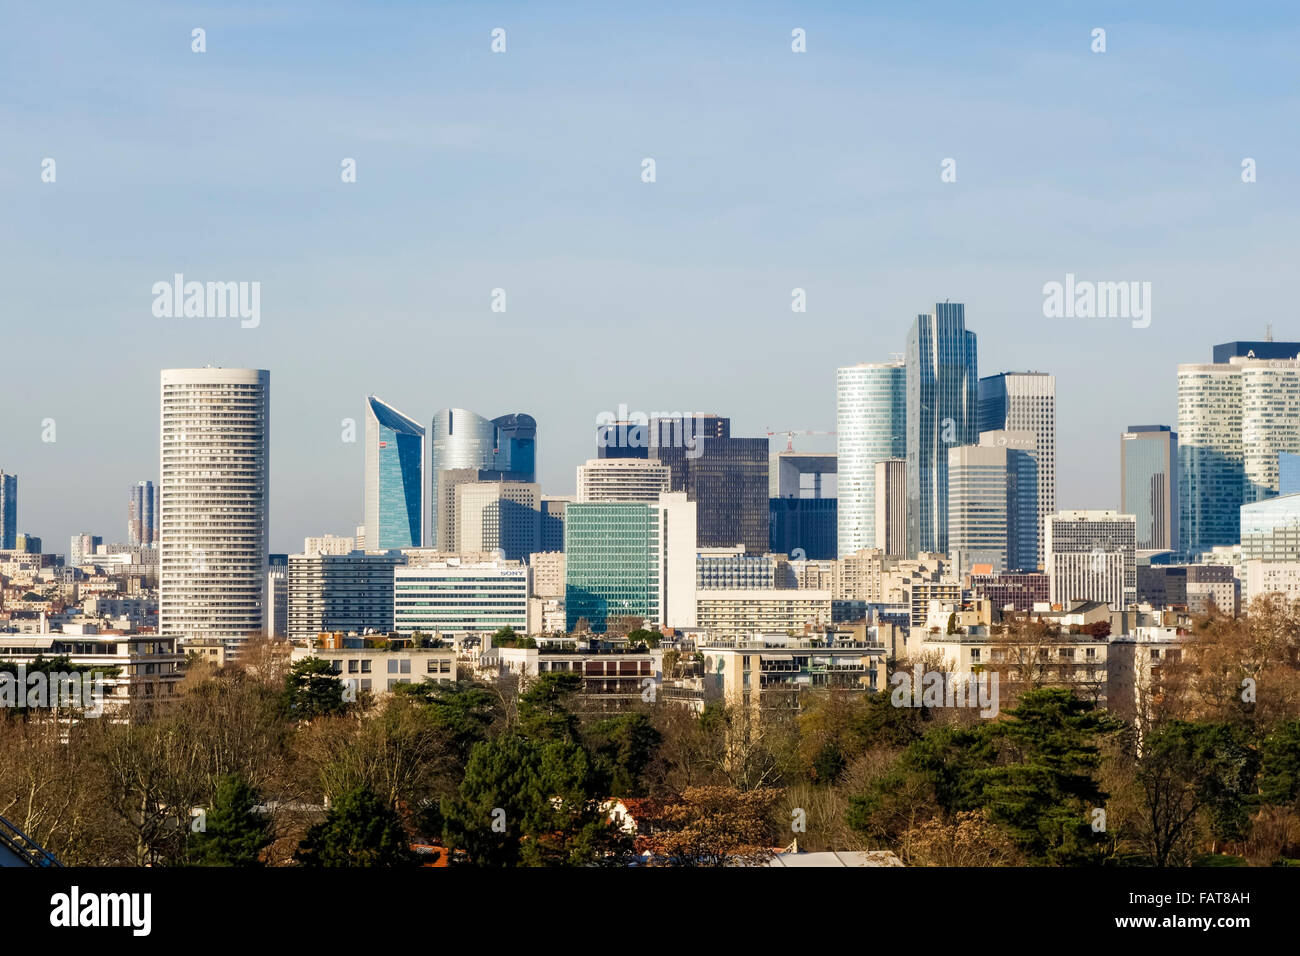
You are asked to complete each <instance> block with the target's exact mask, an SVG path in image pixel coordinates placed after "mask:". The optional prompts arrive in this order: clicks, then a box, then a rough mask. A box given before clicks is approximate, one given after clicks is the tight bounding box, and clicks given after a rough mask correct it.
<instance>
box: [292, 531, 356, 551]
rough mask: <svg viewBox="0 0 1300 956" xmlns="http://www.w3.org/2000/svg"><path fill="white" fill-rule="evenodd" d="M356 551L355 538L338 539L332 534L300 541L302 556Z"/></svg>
mask: <svg viewBox="0 0 1300 956" xmlns="http://www.w3.org/2000/svg"><path fill="white" fill-rule="evenodd" d="M356 549H357V539H356V538H339V537H335V536H334V535H332V534H327V535H323V536H321V537H317V538H303V539H302V553H303V554H350V553H351V552H353V551H355V550H356Z"/></svg>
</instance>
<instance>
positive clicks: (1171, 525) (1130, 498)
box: [1119, 425, 1179, 551]
mask: <svg viewBox="0 0 1300 956" xmlns="http://www.w3.org/2000/svg"><path fill="white" fill-rule="evenodd" d="M1119 470H1120V505H1119V509H1120V511H1121V512H1122V513H1124V514H1131V515H1133V516H1134V517H1135V518H1136V519H1137V547H1138V550H1139V551H1177V550H1178V518H1179V506H1178V433H1177V432H1175V431H1174V430H1173V429H1171V428H1170V427H1169V426H1168V425H1130V426H1129V427H1128V431H1126V432H1124V434H1123V435H1121V436H1120V443H1119Z"/></svg>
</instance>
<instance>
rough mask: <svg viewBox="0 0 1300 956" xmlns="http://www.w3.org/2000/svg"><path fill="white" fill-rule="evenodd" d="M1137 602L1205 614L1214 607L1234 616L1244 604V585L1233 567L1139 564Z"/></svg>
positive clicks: (1218, 565)
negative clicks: (1242, 603)
mask: <svg viewBox="0 0 1300 956" xmlns="http://www.w3.org/2000/svg"><path fill="white" fill-rule="evenodd" d="M1137 582H1138V591H1137V600H1138V601H1139V602H1140V603H1143V604H1150V605H1151V606H1152V607H1155V608H1163V607H1186V608H1187V610H1188V611H1190V612H1192V613H1193V614H1204V613H1206V612H1207V611H1208V610H1209V608H1210V605H1211V604H1213V605H1214V606H1215V607H1216V608H1218V609H1219V610H1220V611H1221V612H1223V613H1224V614H1227V615H1230V616H1232V615H1235V614H1236V613H1237V611H1238V610H1239V608H1240V603H1241V582H1240V581H1239V580H1238V578H1237V576H1236V574H1235V573H1234V568H1232V567H1229V566H1227V565H1222V564H1140V565H1138V568H1137Z"/></svg>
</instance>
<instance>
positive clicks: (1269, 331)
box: [1264, 322, 1273, 342]
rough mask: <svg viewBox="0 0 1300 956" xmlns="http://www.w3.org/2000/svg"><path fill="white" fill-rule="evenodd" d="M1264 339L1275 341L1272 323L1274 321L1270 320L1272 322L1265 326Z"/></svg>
mask: <svg viewBox="0 0 1300 956" xmlns="http://www.w3.org/2000/svg"><path fill="white" fill-rule="evenodd" d="M1264 341H1265V342H1272V341H1273V323H1272V322H1270V323H1268V325H1266V326H1264Z"/></svg>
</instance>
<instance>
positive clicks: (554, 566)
mask: <svg viewBox="0 0 1300 956" xmlns="http://www.w3.org/2000/svg"><path fill="white" fill-rule="evenodd" d="M528 566H529V567H530V568H532V569H533V596H534V597H539V598H549V597H557V598H558V597H564V568H565V560H564V552H563V551H538V552H534V553H533V554H530V555H529V556H528Z"/></svg>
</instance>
